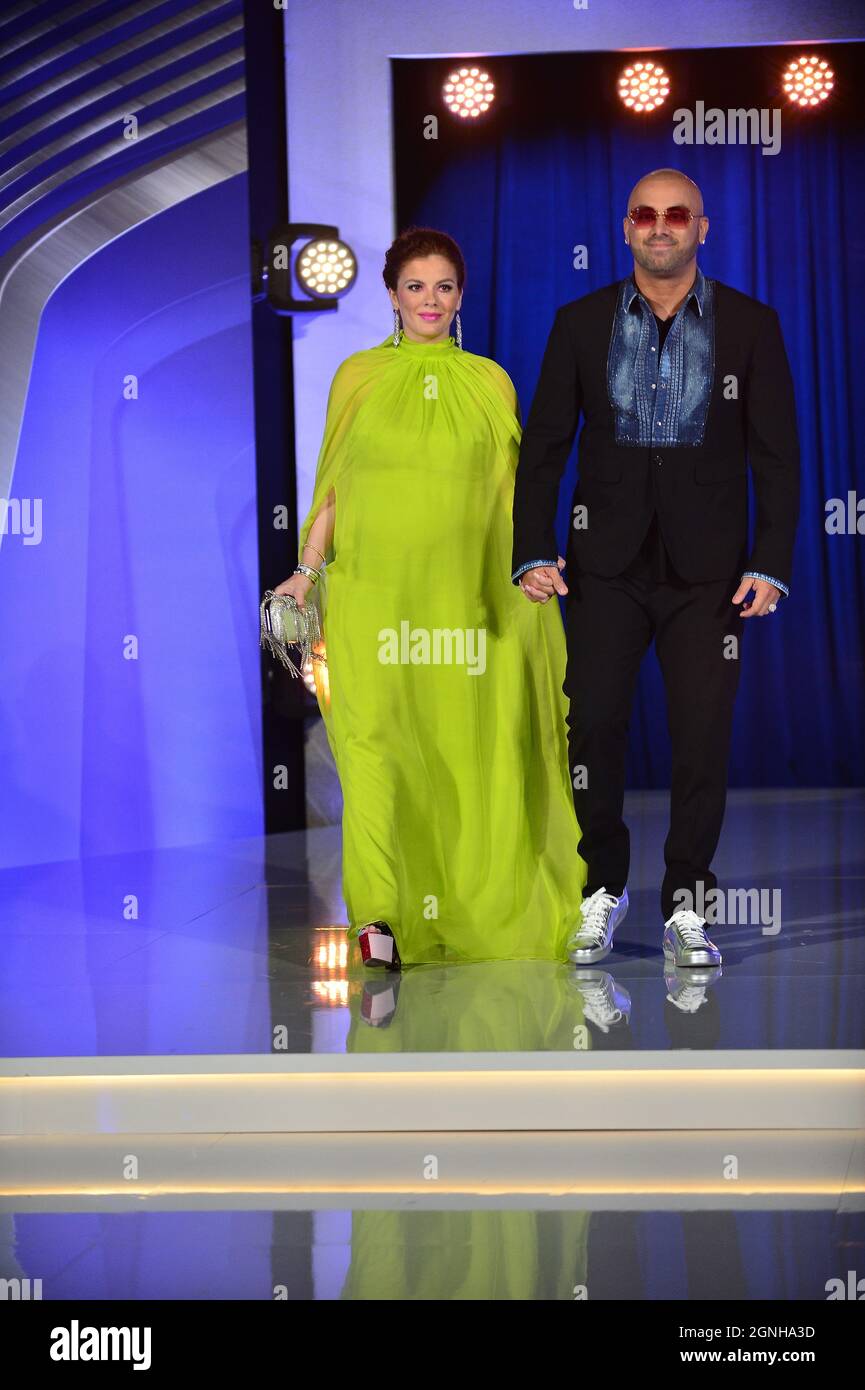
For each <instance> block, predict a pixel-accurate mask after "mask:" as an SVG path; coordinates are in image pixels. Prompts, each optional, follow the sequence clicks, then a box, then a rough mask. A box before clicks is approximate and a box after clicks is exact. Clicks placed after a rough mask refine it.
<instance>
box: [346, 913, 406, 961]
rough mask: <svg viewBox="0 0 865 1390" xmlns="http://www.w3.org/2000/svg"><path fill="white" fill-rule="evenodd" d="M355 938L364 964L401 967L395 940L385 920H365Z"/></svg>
mask: <svg viewBox="0 0 865 1390" xmlns="http://www.w3.org/2000/svg"><path fill="white" fill-rule="evenodd" d="M357 939H358V941H359V942H360V954H361V958H362V960H363V963H364V965H383V966H384V968H385V969H386V970H400V969H401V968H402V961H401V960H400V958H399V951H398V950H397V948H396V941H395V940H394V935H393V932H392V931H391V929H390V927H389V926H388V924H387V922H367V924H366V926H365V927H361V929H360V931H359V932H358V934H357Z"/></svg>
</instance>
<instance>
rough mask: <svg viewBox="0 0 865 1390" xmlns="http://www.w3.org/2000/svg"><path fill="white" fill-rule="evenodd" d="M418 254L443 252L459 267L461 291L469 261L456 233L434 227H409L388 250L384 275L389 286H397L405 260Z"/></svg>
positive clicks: (438, 253)
mask: <svg viewBox="0 0 865 1390" xmlns="http://www.w3.org/2000/svg"><path fill="white" fill-rule="evenodd" d="M418 256H444V258H445V260H448V261H450V263H451V265H452V266H453V268H454V270H455V271H456V280H457V288H458V289H459V290H460V291H462V288H463V286H464V284H465V282H466V263H465V261H464V260H463V253H462V251H461V250H460V248H459V247H458V246H457V244H456V242H455V241H454V239H453V237H450V236H448V234H447V232H438V231H436V229H435V227H406V229H405V231H404V232H400V234H399V236H398V237H397V239H396V241H395V242H394V243H393V245H392V246H391V247H390V248H389V250H388V251H387V252H386V253H385V258H384V270H383V271H382V279H383V280H384V283H385V284H386V285H387V287H388V289H389V290H394V291H395V290H396V287H397V284H398V283H399V277H400V271H401V270H402V268H403V266H404V265H405V263H406V261H413V260H415V259H416V258H417V257H418Z"/></svg>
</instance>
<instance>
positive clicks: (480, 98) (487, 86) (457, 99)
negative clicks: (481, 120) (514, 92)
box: [442, 68, 496, 120]
mask: <svg viewBox="0 0 865 1390" xmlns="http://www.w3.org/2000/svg"><path fill="white" fill-rule="evenodd" d="M442 92H443V94H444V99H445V105H446V106H447V107H449V109H450V110H451V111H453V113H454V115H456V116H461V117H462V118H463V120H465V119H466V118H469V119H472V120H476V119H477V117H478V116H482V115H483V113H484V112H485V111H488V110H489V108H490V106H491V105H492V103H493V100H494V99H495V94H496V89H495V83H494V82H493V81H492V79H491V78H490V75H489V73H488V72H484V70H483V68H457V69H456V70H455V71H454V72H452V73H451V74H450V76H449V77H448V80H447V82H445V84H444V86H443V88H442Z"/></svg>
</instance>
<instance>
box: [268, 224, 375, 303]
mask: <svg viewBox="0 0 865 1390" xmlns="http://www.w3.org/2000/svg"><path fill="white" fill-rule="evenodd" d="M301 241H302V242H303V243H304V244H303V245H302V246H301V247H300V250H299V252H298V253H297V254H296V255H295V252H294V247H295V246H296V245H297V244H298V243H300V242H301ZM356 279H357V257H356V256H355V254H354V252H353V251H352V249H351V247H350V246H349V245H348V244H347V243H346V242H345V241H343V240H342V238H341V237H340V234H339V228H338V227H334V226H331V225H330V223H325V222H285V223H282V224H281V225H280V226H278V227H274V229H273V231H272V232H271V234H270V236H269V237H268V239H267V242H266V244H265V245H264V246H261V244H260V243H259V242H257V241H254V242H253V243H252V298H253V301H254V302H255V303H258V302H259V301H260V300H266V301H267V303H268V304H269V305H270V307H271V308H272V309H273V310H274V311H275V312H276V313H277V314H304V313H306V314H310V313H315V314H320V313H321V312H322V311H323V310H325V309H336V308H337V306H338V303H339V300H340V299H341V298H342V296H343V295H346V294H348V292H349V290H350V289H351V288H352V287H353V285H354V282H355V280H356ZM295 284H297V285H299V286H300V287H301V289H302V290H303V292H304V294H305V295H306V296H307V297H306V298H305V299H301V298H300V297H298V296H297V295H296V293H295V290H294V286H295Z"/></svg>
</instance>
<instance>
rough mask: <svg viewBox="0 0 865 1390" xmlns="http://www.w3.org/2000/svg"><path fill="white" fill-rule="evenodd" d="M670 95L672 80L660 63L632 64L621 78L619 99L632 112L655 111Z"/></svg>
mask: <svg viewBox="0 0 865 1390" xmlns="http://www.w3.org/2000/svg"><path fill="white" fill-rule="evenodd" d="M669 95H670V79H669V77H668V76H667V74H666V72H665V71H664V69H663V68H662V67H661V65H660V63H650V62H642V61H641V62H639V63H630V64H629V65H628V67H626V68H625V70H624V71H623V73H622V75H621V77H620V78H619V99H620V100H621V101H622V102H624V104H625V106H627V107H628V109H629V110H630V111H655V110H656V109H657V108H658V107H659V106H661V105H662V104H663V103H664V102H665V101H666V100H667V97H668V96H669Z"/></svg>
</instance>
